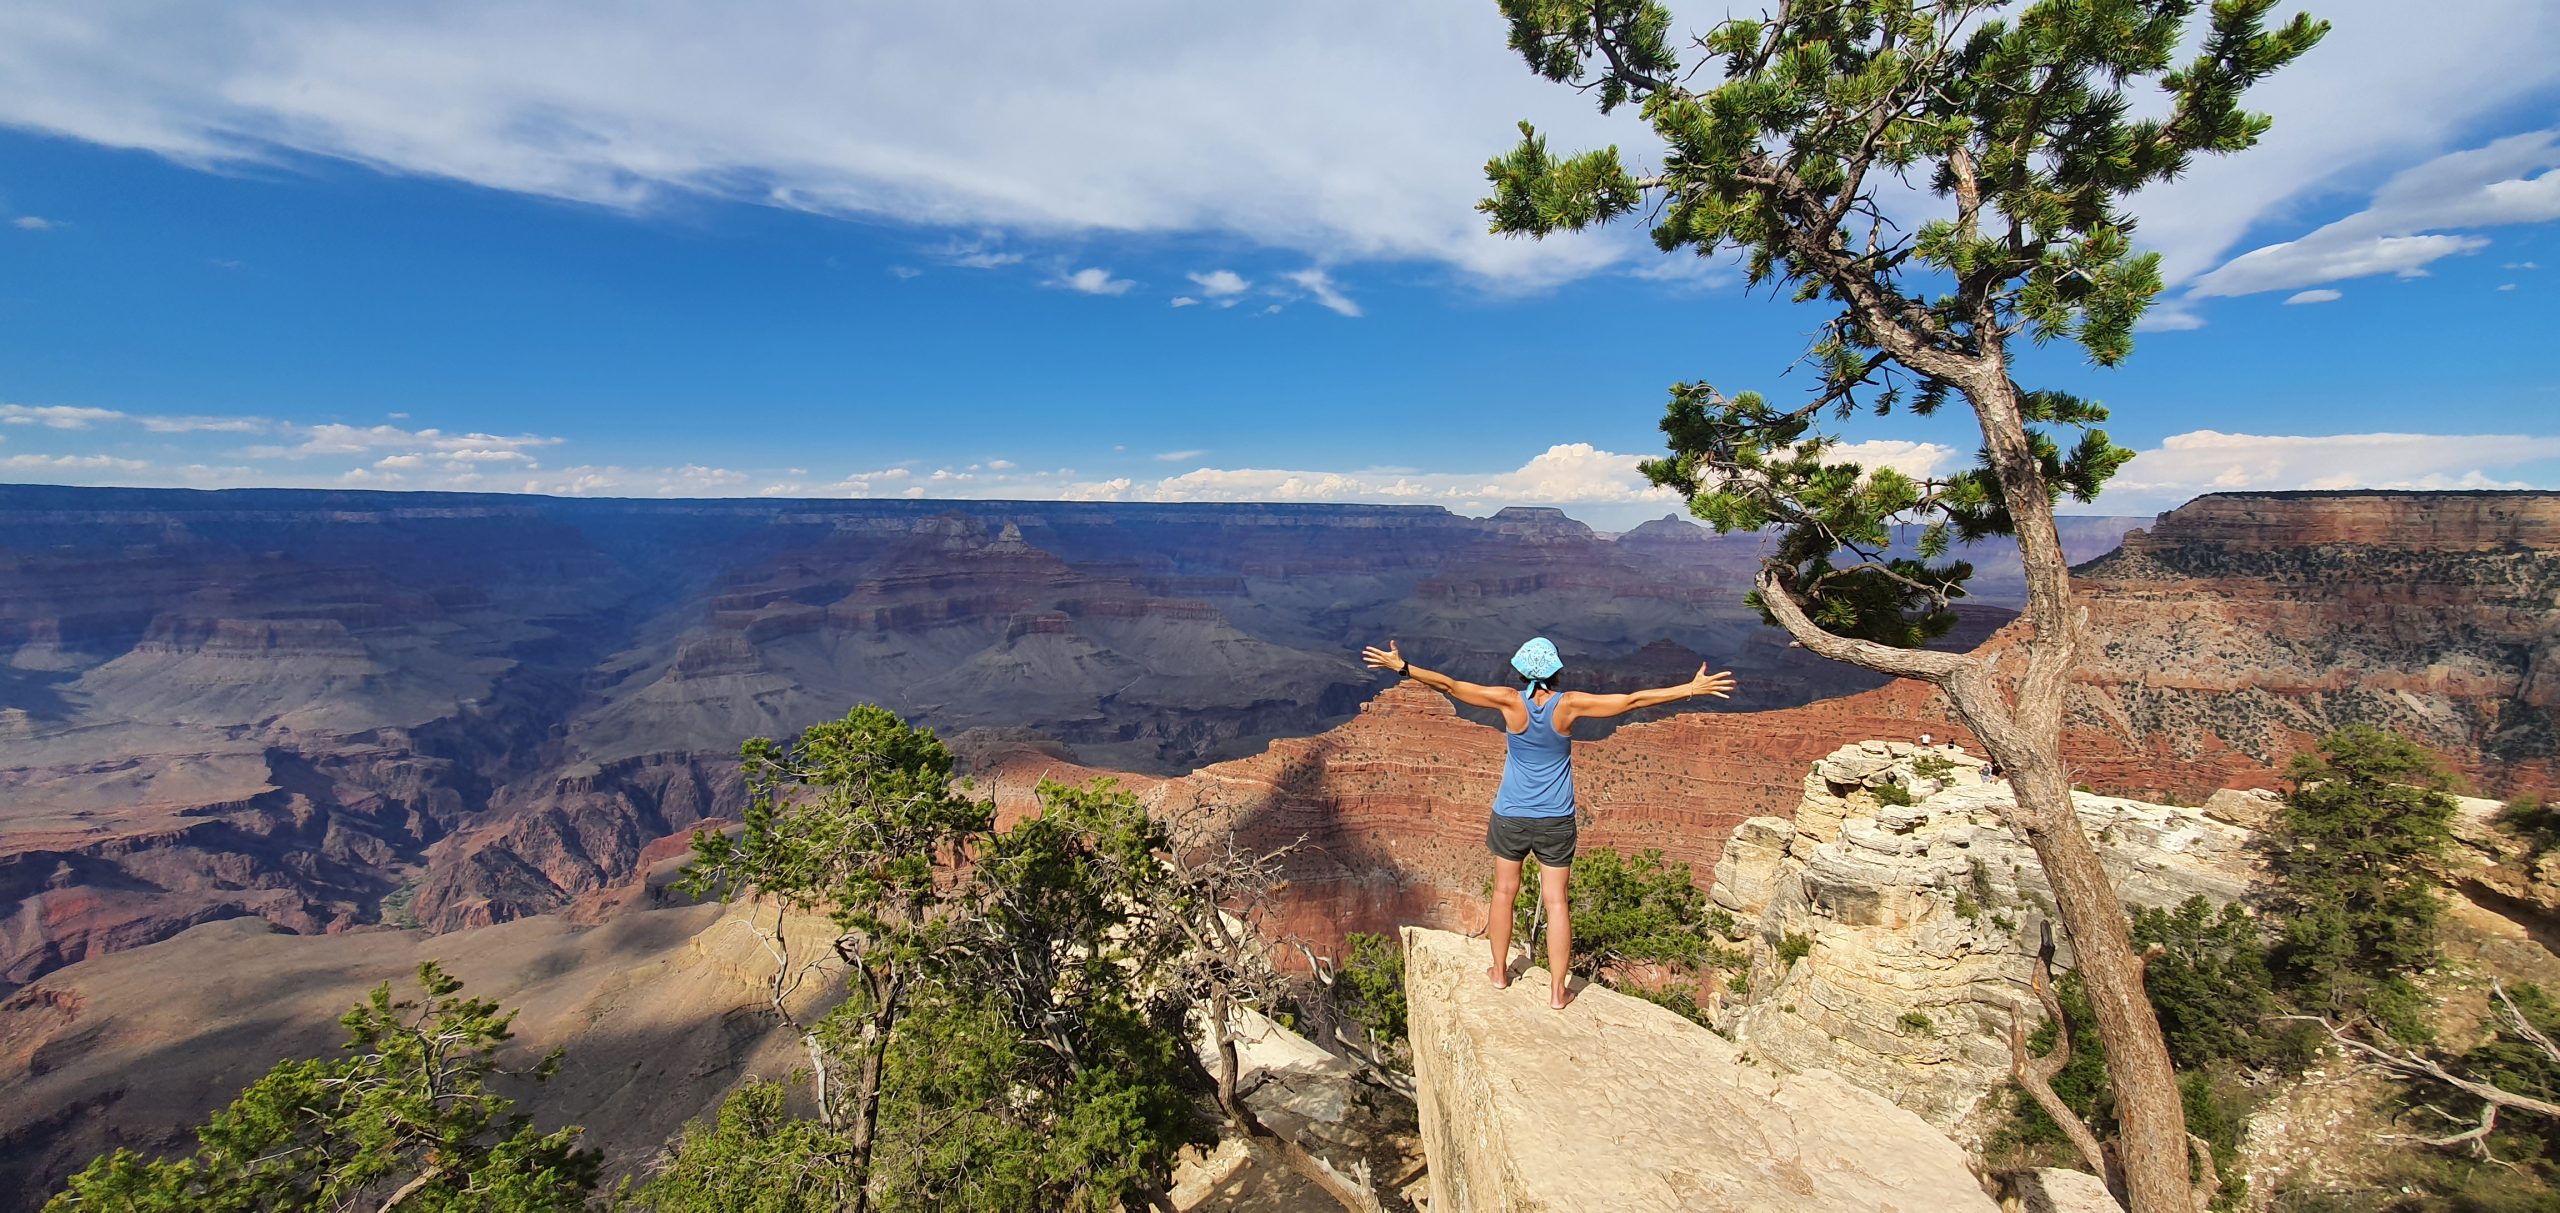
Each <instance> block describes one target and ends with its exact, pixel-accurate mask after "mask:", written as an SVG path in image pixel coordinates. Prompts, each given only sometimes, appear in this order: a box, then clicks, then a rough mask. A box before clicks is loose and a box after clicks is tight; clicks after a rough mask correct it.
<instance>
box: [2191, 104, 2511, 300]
mask: <svg viewBox="0 0 2560 1213" xmlns="http://www.w3.org/2000/svg"><path fill="white" fill-rule="evenodd" d="M2555 169H2560V130H2546V131H2534V132H2530V133H2527V134H2522V135H2514V136H2510V137H2508V138H2504V139H2500V140H2497V141H2495V142H2493V143H2490V144H2488V145H2487V146H2485V147H2477V148H2472V149H2469V150H2466V151H2459V152H2453V153H2451V154H2448V155H2443V156H2438V157H2436V158H2435V159H2433V160H2429V161H2427V162H2426V163H2424V164H2420V165H2418V166H2416V167H2414V168H2411V169H2407V170H2405V171H2403V172H2401V173H2399V174H2398V175H2396V176H2394V177H2392V178H2391V180H2390V181H2389V182H2387V183H2385V184H2384V185H2383V187H2382V188H2381V189H2380V190H2377V191H2375V192H2374V195H2373V198H2372V201H2371V202H2369V203H2368V204H2367V205H2366V206H2365V208H2364V209H2363V210H2361V211H2358V212H2356V213H2355V214H2352V215H2349V216H2347V217H2346V218H2344V219H2340V220H2338V221H2337V222H2335V223H2331V224H2328V225H2326V226H2323V227H2321V228H2318V229H2316V230H2314V231H2312V232H2311V233H2310V234H2308V235H2305V236H2303V237H2301V238H2299V239H2296V240H2287V241H2284V242H2281V243H2278V244H2270V245H2266V246H2264V247H2262V248H2256V249H2252V250H2250V251H2248V252H2246V253H2243V254H2241V255H2240V256H2238V257H2234V258H2232V259H2231V260H2230V262H2228V263H2227V264H2225V265H2223V266H2221V267H2220V268H2218V269H2216V270H2214V271H2213V272H2212V273H2209V274H2206V275H2204V276H2202V277H2200V278H2198V279H2196V281H2195V285H2194V287H2193V288H2192V290H2191V291H2190V293H2191V294H2192V295H2194V296H2196V297H2198V298H2210V297H2213V296H2217V295H2251V294H2256V293H2258V292H2261V291H2280V290H2292V289H2295V288H2299V287H2306V286H2316V285H2319V284H2321V283H2326V282H2339V281H2344V280H2346V279H2350V278H2365V277H2371V276H2373V275H2377V274H2397V275H2399V276H2401V277H2404V278H2408V277H2418V276H2422V275H2424V274H2425V273H2426V272H2427V267H2428V266H2430V265H2433V264H2435V263H2436V262H2438V261H2441V260H2443V259H2444V258H2447V257H2452V256H2457V255H2460V254H2464V253H2476V252H2478V251H2480V250H2481V249H2484V248H2487V247H2489V240H2488V238H2487V237H2485V236H2480V235H2473V234H2462V233H2463V232H2465V231H2466V230H2476V229H2480V228H2491V227H2503V226H2509V225H2513V224H2520V223H2545V222H2549V221H2551V220H2554V219H2560V171H2554V170H2555Z"/></svg>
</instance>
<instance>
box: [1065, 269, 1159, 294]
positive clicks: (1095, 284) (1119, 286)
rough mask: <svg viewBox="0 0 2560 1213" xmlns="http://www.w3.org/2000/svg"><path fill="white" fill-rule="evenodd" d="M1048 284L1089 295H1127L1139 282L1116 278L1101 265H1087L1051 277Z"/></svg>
mask: <svg viewBox="0 0 2560 1213" xmlns="http://www.w3.org/2000/svg"><path fill="white" fill-rule="evenodd" d="M1048 285H1050V286H1055V287H1062V288H1064V289H1067V290H1070V291H1078V292H1081V293H1083V294H1087V295H1126V294H1128V293H1129V288H1130V287H1133V286H1136V285H1138V284H1137V283H1135V282H1132V281H1130V280H1129V279H1126V278H1114V277H1112V276H1111V271H1109V270H1106V269H1103V268H1101V267H1100V266H1087V267H1085V268H1084V269H1080V270H1076V271H1075V272H1073V273H1065V274H1060V275H1058V276H1057V277H1055V278H1051V279H1050V280H1049V281H1048Z"/></svg>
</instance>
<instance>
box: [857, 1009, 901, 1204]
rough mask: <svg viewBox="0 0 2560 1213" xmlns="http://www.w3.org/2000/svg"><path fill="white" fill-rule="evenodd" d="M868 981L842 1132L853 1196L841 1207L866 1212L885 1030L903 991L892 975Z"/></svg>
mask: <svg viewBox="0 0 2560 1213" xmlns="http://www.w3.org/2000/svg"><path fill="white" fill-rule="evenodd" d="M870 984H871V986H872V998H873V1001H872V1006H871V1014H870V1016H869V1017H868V1018H866V1019H865V1020H864V1021H863V1024H862V1038H861V1045H860V1047H861V1049H862V1061H861V1065H860V1067H859V1068H858V1069H857V1070H856V1071H855V1074H854V1088H853V1091H852V1092H851V1094H852V1096H853V1098H852V1100H851V1101H850V1102H851V1103H852V1105H853V1123H852V1124H850V1125H848V1126H847V1127H846V1134H845V1135H846V1136H847V1137H848V1138H850V1139H851V1141H850V1143H849V1144H850V1145H851V1146H852V1148H853V1198H852V1199H851V1200H850V1201H849V1202H847V1204H846V1206H845V1207H846V1208H847V1209H849V1210H851V1213H869V1210H870V1208H871V1146H872V1142H873V1139H874V1138H875V1137H877V1136H878V1131H879V1126H880V1084H881V1079H882V1077H883V1074H882V1071H883V1069H884V1068H885V1063H886V1062H887V1060H888V1056H889V1033H890V1031H891V1030H892V1029H894V1028H896V1027H897V1024H898V1000H899V997H900V996H901V995H902V994H903V993H904V992H905V991H904V989H903V985H904V983H903V982H901V981H900V980H899V979H898V977H897V976H896V975H895V974H889V975H886V976H884V977H881V978H878V979H875V980H874V981H873V982H871V983H870Z"/></svg>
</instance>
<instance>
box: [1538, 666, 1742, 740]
mask: <svg viewBox="0 0 2560 1213" xmlns="http://www.w3.org/2000/svg"><path fill="white" fill-rule="evenodd" d="M1698 695H1713V696H1715V697H1716V698H1718V699H1730V698H1732V697H1733V675H1732V674H1729V673H1722V672H1719V673H1714V674H1710V673H1708V672H1707V667H1706V663H1704V662H1700V663H1699V664H1698V676H1697V677H1695V678H1692V679H1690V680H1689V681H1687V682H1684V683H1681V684H1680V685H1678V686H1676V687H1654V688H1652V689H1650V690H1644V691H1630V692H1628V693H1626V694H1624V695H1594V694H1592V693H1590V692H1589V691H1567V692H1565V693H1564V694H1563V695H1562V696H1561V697H1560V698H1561V699H1562V700H1563V702H1561V703H1559V704H1557V705H1556V723H1557V726H1558V727H1559V728H1561V727H1563V726H1565V725H1568V724H1571V723H1573V722H1574V721H1576V720H1606V719H1608V718H1609V717H1612V716H1624V715H1626V714H1627V713H1629V712H1632V711H1635V710H1637V709H1638V708H1651V707H1660V706H1661V705H1663V704H1666V703H1677V702H1679V701H1681V700H1683V699H1688V698H1692V697H1694V696H1698Z"/></svg>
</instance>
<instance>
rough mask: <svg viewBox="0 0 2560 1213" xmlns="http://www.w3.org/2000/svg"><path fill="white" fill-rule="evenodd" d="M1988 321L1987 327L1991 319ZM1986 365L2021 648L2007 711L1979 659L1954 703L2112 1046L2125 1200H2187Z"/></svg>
mask: <svg viewBox="0 0 2560 1213" xmlns="http://www.w3.org/2000/svg"><path fill="white" fill-rule="evenodd" d="M1994 331H1995V332H1996V330H1994ZM1984 357H1985V361H1986V363H1987V364H1988V365H1987V366H1986V367H1985V368H1984V372H1985V373H1983V374H1981V375H1980V376H1978V377H1977V378H1975V379H1974V380H1973V381H1971V382H1969V383H1966V384H1965V385H1964V390H1965V394H1966V396H1967V397H1968V398H1969V399H1970V400H1971V401H1972V403H1973V407H1974V415H1975V419H1976V420H1977V421H1979V422H1980V423H1981V428H1982V434H1983V438H1984V440H1985V443H1986V445H1987V446H1988V447H1989V449H1990V453H1991V466H1992V469H1993V471H1994V472H1995V473H1996V474H1997V475H1998V476H1999V478H2000V490H2001V496H2002V499H2003V501H2004V503H2005V504H2006V505H2007V506H2008V508H2009V517H2010V520H2011V521H2012V522H2013V523H2014V524H2015V528H2014V529H2015V531H2016V534H2017V541H2018V558H2019V560H2020V562H2021V563H2022V564H2023V566H2024V569H2025V573H2026V582H2027V621H2028V622H2029V624H2031V625H2032V626H2033V628H2034V631H2033V632H2032V633H2031V634H2030V635H2029V636H2028V637H2027V638H2026V640H2025V641H2024V643H2023V644H2022V646H2021V647H2023V648H2024V649H2025V650H2026V652H2025V654H2024V655H2025V657H2026V665H2027V668H2026V670H2025V671H2024V672H2023V674H2022V675H2021V676H2020V677H2019V679H2018V683H2017V692H2016V698H2015V699H2014V701H2010V702H2011V703H2013V704H2014V706H2011V707H2010V710H2008V711H2001V710H1999V709H2000V708H2001V707H2003V706H2007V705H2004V703H2003V699H2004V697H2003V696H2002V695H2001V693H2000V688H1999V686H1998V685H1997V683H1996V682H1995V681H1994V680H1993V678H1992V676H1991V671H1990V670H1989V668H1988V667H1987V666H1982V665H1974V666H1971V667H1968V668H1967V669H1965V670H1963V671H1961V672H1959V673H1958V674H1957V675H1956V677H1954V678H1952V679H1950V680H1949V681H1948V682H1947V684H1946V690H1947V694H1948V698H1949V699H1950V700H1951V701H1953V702H1954V704H1955V708H1956V712H1957V714H1958V715H1960V716H1962V717H1963V718H1964V720H1965V723H1966V724H1968V725H1970V726H1972V727H1973V730H1974V735H1975V736H1977V737H1979V738H1981V739H1982V743H1983V746H1984V748H1985V749H1988V750H1990V751H1991V755H1992V757H1994V758H1996V759H1998V760H1999V762H2000V764H2001V765H2002V767H2003V768H2005V769H2006V770H2008V771H2009V773H2010V776H2009V783H2010V787H2011V788H2012V789H2013V790H2014V791H2015V796H2014V800H2015V802H2016V805H2017V808H2016V810H2015V818H2014V820H2012V821H2011V822H2010V826H2011V828H2013V829H2015V830H2017V832H2018V833H2019V834H2020V835H2021V836H2023V837H2024V838H2025V839H2026V841H2027V845H2028V846H2029V847H2031V848H2033V849H2034V850H2035V853H2036V859H2037V861H2038V862H2040V863H2042V864H2043V865H2044V871H2045V880H2046V881H2047V882H2048V883H2049V884H2051V885H2052V886H2053V901H2054V912H2055V914H2056V916H2057V917H2059V918H2061V920H2062V926H2063V929H2064V930H2065V931H2066V932H2068V933H2069V935H2070V937H2071V950H2072V952H2073V954H2074V956H2075V958H2076V960H2077V962H2078V967H2079V973H2080V980H2081V983H2082V985H2083V986H2085V987H2086V988H2087V990H2088V993H2089V1006H2090V1009H2091V1010H2092V1012H2094V1013H2095V1015H2096V1017H2097V1020H2098V1039H2099V1040H2100V1041H2101V1042H2102V1043H2103V1044H2105V1045H2106V1049H2107V1077H2108V1079H2109V1080H2110V1081H2111V1082H2112V1083H2113V1084H2114V1086H2115V1094H2116V1119H2117V1122H2118V1124H2119V1125H2120V1132H2119V1133H2118V1140H2117V1143H2116V1148H2117V1158H2118V1160H2119V1173H2120V1174H2121V1175H2122V1176H2123V1177H2124V1184H2125V1192H2124V1195H2125V1199H2126V1203H2127V1205H2128V1206H2129V1207H2130V1208H2131V1209H2132V1213H2194V1210H2195V1207H2196V1206H2195V1203H2194V1195H2195V1190H2194V1188H2193V1186H2192V1185H2191V1182H2190V1172H2189V1169H2188V1164H2187V1159H2188V1145H2187V1116H2186V1106H2185V1103H2184V1101H2183V1100H2181V1099H2180V1098H2179V1095H2178V1076H2177V1072H2176V1071H2175V1070H2174V1069H2173V1068H2172V1067H2171V1066H2170V1064H2169V1045H2168V1042H2167V1040H2166V1039H2164V1038H2163V1037H2162V1036H2161V1034H2160V1018H2159V1016H2158V1015H2157V1014H2156V1013H2154V1012H2153V1011H2152V1009H2151V997H2150V995H2149V994H2148V993H2147V992H2145V990H2144V989H2143V981H2142V958H2141V957H2140V956H2139V955H2137V954H2136V953H2135V952H2134V949H2133V931H2132V927H2131V924H2129V923H2128V922H2127V921H2126V918H2125V911H2124V899H2123V898H2121V897H2118V896H2117V895H2116V889H2115V884H2114V882H2113V881H2111V880H2110V879H2108V877H2107V869H2106V865H2105V864H2103V863H2101V862H2100V861H2099V859H2098V848H2097V847H2096V846H2095V845H2094V844H2092V843H2091V842H2090V841H2089V832H2088V831H2087V830H2086V829H2084V828H2082V826H2081V824H2080V813H2079V811H2078V810H2077V809H2076V808H2074V807H2073V806H2072V803H2071V773H2070V770H2069V768H2068V767H2066V766H2065V765H2064V763H2063V759H2062V716H2063V700H2064V697H2065V695H2066V693H2067V692H2068V691H2069V689H2070V679H2071V668H2072V666H2073V665H2074V664H2076V663H2077V662H2078V659H2079V655H2080V654H2079V650H2080V628H2081V625H2082V623H2083V618H2084V617H2083V616H2082V615H2081V614H2080V613H2079V612H2077V611H2075V610H2074V608H2073V604H2072V601H2071V569H2070V564H2069V562H2068V561H2067V560H2066V559H2065V558H2064V556H2063V554H2062V536H2061V533H2060V532H2059V531H2058V530H2056V529H2055V527H2054V522H2053V498H2052V496H2051V495H2050V494H2051V491H2052V490H2051V488H2050V487H2049V486H2048V485H2047V484H2046V483H2045V479H2044V469H2043V464H2042V461H2041V460H2039V459H2038V458H2037V457H2036V454H2035V451H2034V448H2033V447H2032V446H2031V445H2030V444H2029V442H2028V438H2027V429H2026V417H2025V415H2024V412H2023V410H2022V408H2021V407H2020V398H2019V391H2018V385H2017V384H2016V383H2014V382H2012V381H2011V380H2010V378H2009V374H2008V358H2007V351H2006V350H2004V349H2003V348H2001V346H2000V344H1999V342H1998V340H1997V339H1996V338H1993V339H1990V340H1988V341H1987V342H1986V348H1985V350H1984Z"/></svg>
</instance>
